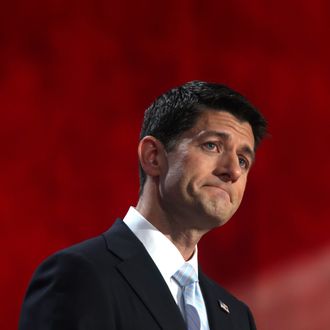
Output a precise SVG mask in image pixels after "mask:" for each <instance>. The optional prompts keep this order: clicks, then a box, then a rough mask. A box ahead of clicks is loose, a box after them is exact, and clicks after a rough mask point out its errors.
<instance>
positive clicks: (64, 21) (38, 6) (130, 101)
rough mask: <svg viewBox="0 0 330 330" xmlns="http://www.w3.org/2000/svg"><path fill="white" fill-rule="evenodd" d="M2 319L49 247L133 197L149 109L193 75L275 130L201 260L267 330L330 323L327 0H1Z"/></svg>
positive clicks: (11, 322)
mask: <svg viewBox="0 0 330 330" xmlns="http://www.w3.org/2000/svg"><path fill="white" fill-rule="evenodd" d="M0 6H1V7H0V109H1V110H0V111H1V117H0V157H1V161H0V217H1V234H0V237H1V247H0V248H1V249H0V251H1V252H0V253H1V255H0V257H1V260H2V268H1V272H0V290H1V297H2V300H1V303H0V304H1V305H0V310H1V319H0V328H1V329H16V328H17V322H18V316H19V310H20V306H21V302H22V299H23V296H24V292H25V289H26V287H27V285H28V282H29V280H30V278H31V276H32V272H33V271H34V269H35V268H36V266H37V265H38V264H39V263H40V262H41V261H42V260H43V259H44V258H45V257H46V256H47V255H49V254H50V253H53V252H54V251H56V250H58V249H60V248H63V247H66V246H69V245H71V244H73V243H76V242H78V241H81V240H83V239H86V238H89V237H91V236H93V235H97V234H99V233H101V232H103V231H104V230H106V229H107V228H108V227H109V226H110V225H111V224H112V222H113V221H114V219H115V218H116V217H117V216H124V214H125V212H126V210H127V208H128V207H129V205H135V203H136V200H137V192H138V174H137V173H138V170H137V156H136V147H137V143H138V134H139V129H140V124H141V121H142V118H143V112H144V109H145V108H146V107H147V106H148V105H149V104H150V103H151V102H152V100H153V99H154V98H155V97H156V96H157V95H159V94H160V93H162V92H164V91H165V90H167V89H168V88H170V87H173V86H176V85H178V84H181V83H184V82H186V81H189V80H195V79H199V80H208V81H217V82H222V83H226V84H228V85H229V86H231V87H233V88H234V89H237V90H239V91H240V92H242V93H243V94H245V95H247V96H248V98H249V99H250V100H251V101H252V102H253V103H254V104H255V105H256V106H257V107H259V108H260V109H261V110H262V112H263V113H264V114H265V116H266V117H267V118H268V120H269V122H270V132H271V135H272V137H271V138H270V139H268V140H267V141H265V143H263V145H262V146H261V148H260V150H259V153H258V155H257V162H256V165H255V167H254V169H253V170H252V173H251V176H250V179H249V183H248V188H247V191H246V196H245V200H244V202H243V205H242V207H241V209H240V210H239V211H238V213H237V214H236V215H235V216H234V218H233V219H232V220H231V222H230V223H229V224H227V225H226V226H225V227H223V228H220V229H218V230H216V231H214V232H212V233H210V234H208V235H207V236H206V237H205V238H203V240H202V242H201V244H200V259H201V260H200V262H201V264H202V266H203V268H204V270H205V271H206V272H207V273H208V274H209V275H211V276H213V277H214V278H215V279H216V280H218V281H219V282H220V283H221V284H223V285H224V286H226V287H227V288H229V289H231V290H232V291H233V292H234V293H235V294H237V295H238V297H240V298H242V299H243V300H245V301H246V302H247V303H248V304H249V305H250V306H251V308H252V309H253V311H254V314H255V317H256V321H257V323H258V325H259V329H261V330H263V329H264V330H266V329H267V330H278V329H281V330H310V329H312V330H327V329H329V326H330V314H329V313H328V311H329V309H330V238H329V232H330V224H329V219H328V212H329V201H328V198H329V169H330V167H329V165H330V164H329V160H330V156H329V150H328V148H329V147H328V141H329V140H330V129H329V128H328V122H329V119H330V112H329V87H330V78H329V77H330V70H329V69H330V66H329V56H330V46H329V33H330V25H329V20H330V3H329V2H328V1H326V0H314V1H307V0H305V1H303V0H301V1H297V0H292V1H283V0H278V1H257V0H250V1H243V0H241V1H239V0H236V1H215V0H208V1H200V0H199V1H197V0H194V1H192V0H190V1H188V0H176V1H174V0H168V1H166V2H165V1H164V2H155V1H151V0H150V1H147V0H141V1H130V2H121V3H120V2H115V1H101V0H89V1H88V0H84V1H83V0H81V1H72V0H65V1H63V0H62V1H54V0H52V1H41V0H29V1H19V0H17V1H7V2H4V1H2V3H1V5H0Z"/></svg>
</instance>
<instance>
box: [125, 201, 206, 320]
mask: <svg viewBox="0 0 330 330" xmlns="http://www.w3.org/2000/svg"><path fill="white" fill-rule="evenodd" d="M124 222H125V224H126V225H127V226H128V227H129V229H130V230H131V231H132V232H133V233H134V234H135V236H136V237H137V238H138V239H139V240H140V241H141V243H142V244H143V245H144V247H145V248H146V250H147V251H148V253H149V255H150V257H151V258H152V260H153V261H154V263H155V264H156V266H157V268H158V270H159V271H160V273H161V274H162V276H163V278H164V280H165V282H166V284H167V286H168V288H169V289H170V291H171V293H172V296H173V298H174V300H175V302H176V303H177V305H178V306H179V308H180V310H181V313H182V314H184V306H183V301H182V290H181V288H180V286H179V285H178V284H177V282H176V281H175V280H174V279H173V278H172V276H173V275H174V274H175V273H176V272H177V270H179V269H180V268H181V266H182V265H183V264H184V263H185V262H186V261H185V260H184V258H183V257H182V255H181V253H180V251H179V250H178V249H177V247H176V246H175V245H174V244H173V243H172V242H171V241H170V240H169V239H168V238H167V237H166V236H165V235H164V234H163V233H161V232H160V231H159V230H158V229H157V228H156V227H155V226H153V225H152V224H151V223H150V222H149V221H148V220H147V219H145V218H144V217H143V216H142V215H141V214H140V213H139V212H138V211H137V210H136V209H135V208H134V207H130V208H129V210H128V212H127V214H126V216H125V218H124ZM187 262H188V263H190V264H191V265H192V266H193V268H194V269H195V271H196V273H197V275H198V261H197V246H196V248H195V252H194V255H193V256H192V258H191V259H190V260H188V261H187ZM204 308H205V303H204ZM205 309H206V308H205Z"/></svg>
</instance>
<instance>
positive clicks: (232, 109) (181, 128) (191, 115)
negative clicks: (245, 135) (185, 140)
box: [139, 81, 267, 194]
mask: <svg viewBox="0 0 330 330" xmlns="http://www.w3.org/2000/svg"><path fill="white" fill-rule="evenodd" d="M210 109H211V110H219V111H226V112H229V113H230V114H232V115H233V116H235V117H236V118H237V119H239V120H241V121H243V122H248V123H249V124H250V125H251V127H252V131H253V135H254V140H255V145H254V148H255V149H256V148H257V146H258V145H259V144H260V142H261V140H262V139H263V137H264V136H265V134H266V131H267V122H266V120H265V118H264V117H263V116H262V114H261V113H260V112H259V111H258V110H257V109H256V108H255V107H254V106H253V105H252V104H251V103H250V102H249V101H248V100H247V99H246V98H245V97H244V96H242V95H241V94H239V93H238V92H236V91H234V90H232V89H231V88H229V87H227V86H225V85H221V84H217V83H208V82H204V81H191V82H188V83H186V84H184V85H182V86H179V87H176V88H173V89H171V90H169V91H167V92H166V93H164V94H162V95H161V96H159V97H158V98H157V99H156V100H155V101H154V102H153V103H152V104H151V105H150V107H149V108H148V109H147V110H146V111H145V114H144V120H143V125H142V129H141V134H140V140H141V139H143V138H144V137H145V136H147V135H151V136H153V137H155V138H156V139H158V140H159V141H160V142H161V143H162V144H163V145H164V148H165V149H166V150H167V151H169V150H171V148H173V147H174V146H175V142H176V141H177V139H178V138H179V137H180V135H181V134H182V133H183V132H185V131H187V130H189V129H190V128H192V127H193V126H194V125H195V123H196V121H197V119H198V118H199V116H200V114H201V113H202V111H204V110H210ZM139 171H140V194H141V193H142V190H143V187H144V184H145V181H146V174H145V172H144V171H143V169H142V167H141V165H140V166H139Z"/></svg>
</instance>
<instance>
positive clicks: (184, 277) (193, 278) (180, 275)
mask: <svg viewBox="0 0 330 330" xmlns="http://www.w3.org/2000/svg"><path fill="white" fill-rule="evenodd" d="M173 278H174V279H175V280H176V281H177V283H178V284H179V285H180V286H181V287H182V288H184V287H186V286H188V285H190V284H192V283H195V282H198V277H197V274H196V271H195V269H194V267H193V266H192V265H190V264H189V263H185V264H183V266H182V267H181V268H180V269H179V270H178V271H177V272H176V273H175V274H174V275H173Z"/></svg>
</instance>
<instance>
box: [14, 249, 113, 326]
mask: <svg viewBox="0 0 330 330" xmlns="http://www.w3.org/2000/svg"><path fill="white" fill-rule="evenodd" d="M105 299H106V297H105V295H104V292H103V290H102V284H101V282H100V280H99V279H98V276H97V274H96V273H95V271H94V269H93V267H92V264H91V263H90V262H89V261H88V260H86V259H85V258H84V257H82V256H80V255H74V254H68V253H59V254H57V255H54V256H52V257H50V258H49V259H47V260H46V261H45V262H44V263H43V264H42V265H41V266H40V267H39V268H38V269H37V271H36V273H35V275H34V277H33V279H32V281H31V284H30V286H29V288H28V290H27V294H26V297H25V300H24V302H23V306H22V311H21V318H20V323H19V330H55V329H56V330H69V329H70V330H92V329H93V330H95V329H103V328H107V329H114V328H115V327H114V326H113V324H111V316H109V317H108V319H107V320H104V317H103V318H102V315H109V311H108V313H104V310H103V309H104V308H105V307H104V306H109V305H108V302H106V301H104V300H105Z"/></svg>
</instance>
